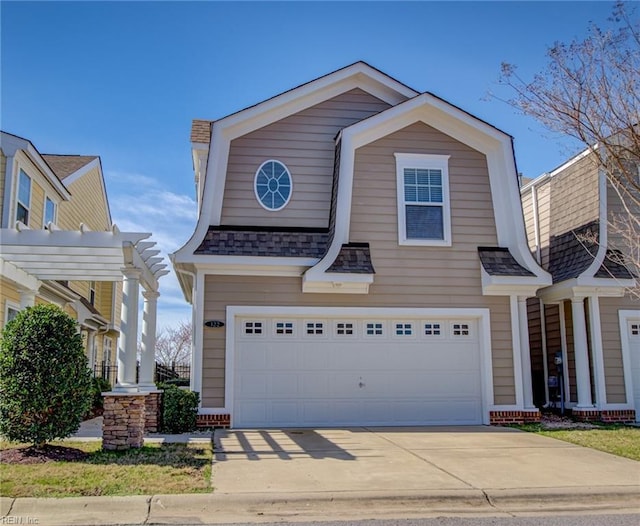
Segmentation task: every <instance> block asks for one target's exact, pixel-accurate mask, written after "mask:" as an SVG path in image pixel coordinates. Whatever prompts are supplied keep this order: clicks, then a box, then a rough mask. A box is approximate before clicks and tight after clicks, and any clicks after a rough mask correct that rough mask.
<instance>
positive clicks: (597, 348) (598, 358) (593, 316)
mask: <svg viewBox="0 0 640 526" xmlns="http://www.w3.org/2000/svg"><path fill="white" fill-rule="evenodd" d="M588 305H589V327H590V328H591V360H592V362H593V377H594V379H595V393H596V407H598V408H599V409H604V406H605V405H606V404H607V390H606V386H605V374H604V351H603V348H602V327H601V325H600V300H599V299H598V296H589V300H588Z"/></svg>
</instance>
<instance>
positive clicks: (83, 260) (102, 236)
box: [0, 224, 169, 393]
mask: <svg viewBox="0 0 640 526" xmlns="http://www.w3.org/2000/svg"><path fill="white" fill-rule="evenodd" d="M149 237H151V234H150V233H142V232H120V230H118V228H117V227H116V226H115V225H114V226H113V228H112V230H110V231H107V232H94V231H91V230H89V229H87V228H85V227H84V226H83V225H80V230H58V229H56V228H55V227H54V226H53V225H49V228H48V229H46V230H45V229H43V230H31V229H29V228H26V227H24V226H22V225H20V224H19V226H18V227H17V228H15V229H0V274H1V275H2V276H3V277H4V278H6V279H8V280H9V281H11V282H13V283H15V284H16V286H17V288H18V290H19V291H20V307H21V308H25V307H29V306H32V305H34V303H35V297H36V294H37V292H38V289H39V288H40V285H41V284H42V282H43V281H45V280H64V281H123V287H122V289H123V297H122V311H121V319H120V338H119V343H118V379H117V383H116V386H115V387H114V391H116V392H122V393H135V392H145V391H151V390H154V389H155V384H154V382H153V367H154V363H155V343H156V341H155V340H156V314H157V301H158V296H159V295H160V294H159V292H158V287H159V284H158V280H159V278H160V277H162V276H164V275H165V274H168V273H169V271H168V270H165V268H166V264H165V263H163V258H161V257H156V256H158V254H159V253H160V251H159V250H155V249H154V247H155V245H156V243H155V242H153V241H145V239H148V238H149ZM141 285H142V288H143V291H142V296H143V298H144V309H143V320H142V341H141V347H142V356H141V359H140V377H139V382H136V353H137V343H138V301H139V296H140V286H141Z"/></svg>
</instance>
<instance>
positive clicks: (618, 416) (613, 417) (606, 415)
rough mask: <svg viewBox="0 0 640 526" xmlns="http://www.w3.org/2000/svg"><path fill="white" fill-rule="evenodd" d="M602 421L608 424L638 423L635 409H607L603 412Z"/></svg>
mask: <svg viewBox="0 0 640 526" xmlns="http://www.w3.org/2000/svg"><path fill="white" fill-rule="evenodd" d="M600 420H602V421H603V422H606V423H607V424H632V423H634V422H635V421H636V412H635V411H634V410H633V409H607V410H604V411H602V413H601V415H600Z"/></svg>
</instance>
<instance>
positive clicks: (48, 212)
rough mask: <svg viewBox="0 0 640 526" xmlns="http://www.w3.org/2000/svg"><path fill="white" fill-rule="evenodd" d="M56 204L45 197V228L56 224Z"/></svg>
mask: <svg viewBox="0 0 640 526" xmlns="http://www.w3.org/2000/svg"><path fill="white" fill-rule="evenodd" d="M56 208H57V207H56V203H55V202H54V201H52V200H51V199H49V198H48V197H45V199H44V221H43V223H44V226H45V227H46V226H47V225H48V224H49V223H53V224H55V222H56Z"/></svg>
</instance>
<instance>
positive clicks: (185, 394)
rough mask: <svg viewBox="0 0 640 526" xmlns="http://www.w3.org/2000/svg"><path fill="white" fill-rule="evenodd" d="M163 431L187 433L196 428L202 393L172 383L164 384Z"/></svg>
mask: <svg viewBox="0 0 640 526" xmlns="http://www.w3.org/2000/svg"><path fill="white" fill-rule="evenodd" d="M162 386H163V388H164V394H163V396H162V431H163V432H165V433H185V432H188V431H193V430H194V429H196V419H197V417H198V404H199V403H200V395H199V394H198V393H196V392H195V391H185V390H184V389H180V388H179V387H177V386H175V385H171V384H166V383H165V384H162Z"/></svg>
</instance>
